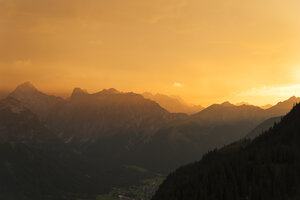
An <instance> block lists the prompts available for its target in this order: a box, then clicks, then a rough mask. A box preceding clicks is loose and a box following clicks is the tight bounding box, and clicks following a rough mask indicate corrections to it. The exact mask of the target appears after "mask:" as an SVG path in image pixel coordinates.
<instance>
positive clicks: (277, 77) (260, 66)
mask: <svg viewBox="0 0 300 200" xmlns="http://www.w3.org/2000/svg"><path fill="white" fill-rule="evenodd" d="M299 9H300V1H299V0H287V1H283V0H242V1H241V0H226V1H224V0H209V1H204V0H151V1H141V0H109V1H108V0H63V1H62V0H0V89H1V90H11V89H13V88H14V87H15V86H16V85H18V84H20V83H22V82H24V81H27V80H30V81H31V82H32V83H34V84H35V85H36V86H37V87H38V88H39V89H41V90H43V91H45V92H53V91H57V92H58V93H65V92H68V93H69V92H71V90H72V88H73V87H78V86H79V87H82V88H86V89H88V91H90V92H93V91H97V90H100V89H102V88H109V87H114V88H117V89H119V90H122V91H135V92H144V91H150V92H154V93H156V92H160V93H165V94H175V95H179V96H181V97H182V98H184V99H186V100H187V101H188V102H191V103H195V104H202V105H209V104H211V103H215V102H218V103H219V102H222V101H225V100H229V101H232V102H239V101H247V102H249V103H254V104H258V105H262V104H266V103H275V102H277V101H279V100H283V99H286V98H288V97H289V96H292V95H298V96H300V22H299V19H300V12H299Z"/></svg>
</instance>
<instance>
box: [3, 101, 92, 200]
mask: <svg viewBox="0 0 300 200" xmlns="http://www.w3.org/2000/svg"><path fill="white" fill-rule="evenodd" d="M74 166H76V167H74ZM86 171H87V170H86ZM0 177H1V178H0V199H65V198H67V199H76V198H77V197H82V196H86V195H87V194H89V193H90V194H95V187H94V185H93V184H94V183H93V181H92V180H91V179H90V178H88V177H87V173H86V172H83V161H82V159H81V158H79V157H77V155H76V154H75V153H74V152H73V151H72V150H71V149H70V148H68V147H67V146H66V145H65V143H64V142H62V141H61V140H60V139H59V138H58V137H57V136H56V135H55V134H54V133H53V132H52V131H50V130H49V129H48V128H47V127H45V126H44V124H43V123H41V121H40V120H39V119H38V117H37V116H36V115H35V114H33V113H32V112H31V111H30V110H28V109H27V108H25V107H24V106H23V105H21V104H20V102H19V101H18V100H15V99H13V98H11V97H9V98H7V99H4V100H1V101H0Z"/></svg>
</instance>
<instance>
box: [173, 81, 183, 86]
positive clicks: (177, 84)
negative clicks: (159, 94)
mask: <svg viewBox="0 0 300 200" xmlns="http://www.w3.org/2000/svg"><path fill="white" fill-rule="evenodd" d="M173 87H183V84H182V83H178V82H174V83H173Z"/></svg>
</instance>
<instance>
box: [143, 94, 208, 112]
mask: <svg viewBox="0 0 300 200" xmlns="http://www.w3.org/2000/svg"><path fill="white" fill-rule="evenodd" d="M142 95H143V96H144V97H145V98H147V99H150V100H153V101H155V102H157V103H158V104H159V105H160V106H161V107H163V108H165V109H166V110H168V111H169V112H171V113H186V114H194V113H197V112H200V111H201V110H203V109H204V107H202V106H200V105H189V104H188V103H186V102H185V101H184V100H182V99H181V98H180V97H177V96H168V95H164V94H159V93H158V94H155V95H153V94H151V93H148V92H146V93H143V94H142Z"/></svg>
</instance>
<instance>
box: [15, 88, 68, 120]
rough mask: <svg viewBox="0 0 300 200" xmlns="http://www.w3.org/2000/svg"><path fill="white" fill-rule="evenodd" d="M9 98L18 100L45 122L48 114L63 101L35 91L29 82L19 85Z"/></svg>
mask: <svg viewBox="0 0 300 200" xmlns="http://www.w3.org/2000/svg"><path fill="white" fill-rule="evenodd" d="M9 96H10V97H12V98H14V99H17V100H19V101H20V102H22V104H23V105H24V106H25V107H27V108H28V109H30V110H31V111H33V112H34V113H36V114H37V115H38V116H39V117H40V119H42V120H46V118H47V116H48V115H49V112H50V111H51V110H52V109H53V108H55V106H56V105H57V104H59V103H62V102H64V99H62V98H60V97H56V96H52V95H47V94H44V93H42V92H40V91H39V90H37V89H36V88H35V87H34V86H33V85H32V84H31V83H30V82H25V83H23V84H21V85H19V86H18V87H17V88H16V89H15V90H14V91H13V92H12V93H10V94H9Z"/></svg>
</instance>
